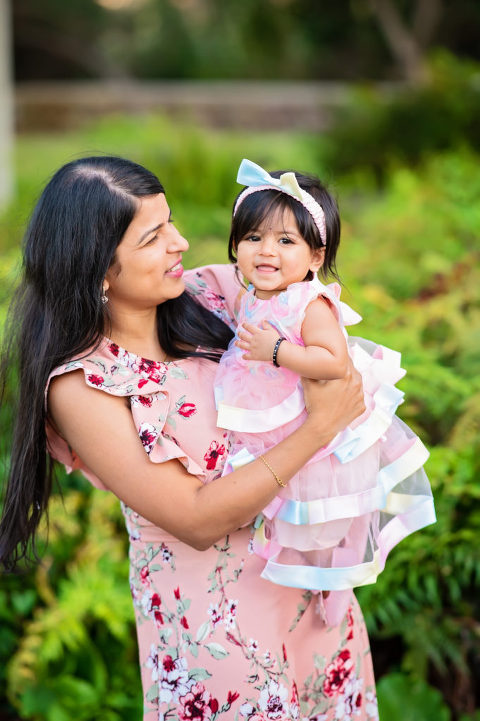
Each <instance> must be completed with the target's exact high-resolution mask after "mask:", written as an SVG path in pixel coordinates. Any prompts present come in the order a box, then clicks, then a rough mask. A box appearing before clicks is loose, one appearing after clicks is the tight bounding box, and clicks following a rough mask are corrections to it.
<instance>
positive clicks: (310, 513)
mask: <svg viewBox="0 0 480 721" xmlns="http://www.w3.org/2000/svg"><path fill="white" fill-rule="evenodd" d="M428 456H429V452H428V450H427V449H426V448H425V446H424V445H423V443H422V441H421V440H420V438H415V439H414V441H413V443H412V445H411V446H410V448H409V449H408V450H407V451H406V452H405V453H404V454H403V455H402V456H400V458H397V459H396V460H395V461H393V462H392V463H390V464H389V465H388V466H385V467H384V468H382V469H381V470H380V471H379V473H378V474H377V483H376V485H375V486H373V487H372V488H369V489H368V490H366V491H361V492H360V493H352V494H349V495H345V496H333V497H329V498H319V499H316V500H314V501H294V500H288V499H285V500H283V503H282V505H281V507H280V508H279V510H278V511H277V513H276V514H275V515H276V518H278V519H280V520H282V521H285V522H286V523H291V524H292V525H295V526H305V525H314V524H316V523H325V522H326V521H333V520H338V519H341V518H356V517H358V516H362V515H364V514H366V513H370V512H372V511H374V510H377V509H382V510H385V512H386V513H391V514H393V513H398V512H399V511H394V510H393V508H394V507H396V508H398V509H401V508H402V509H403V505H402V503H401V502H400V500H399V498H403V497H404V496H405V494H395V496H398V498H395V499H393V498H392V495H393V494H392V493H391V491H392V489H393V488H395V486H397V485H398V484H399V483H400V482H401V481H403V480H404V479H405V478H408V477H409V476H411V475H413V473H415V471H417V470H418V469H419V468H421V467H422V466H423V465H424V463H425V462H426V461H427V459H428ZM269 510H270V509H269ZM265 515H267V514H265ZM268 517H270V513H269V514H268Z"/></svg>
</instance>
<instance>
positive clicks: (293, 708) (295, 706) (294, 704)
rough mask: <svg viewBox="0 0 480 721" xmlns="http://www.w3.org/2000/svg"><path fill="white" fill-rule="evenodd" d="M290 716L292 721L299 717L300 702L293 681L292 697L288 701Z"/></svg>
mask: <svg viewBox="0 0 480 721" xmlns="http://www.w3.org/2000/svg"><path fill="white" fill-rule="evenodd" d="M285 660H286V659H285ZM290 716H291V718H292V719H295V721H296V719H298V717H299V716H300V702H299V700H298V689H297V684H296V683H295V681H294V682H293V686H292V697H291V699H290Z"/></svg>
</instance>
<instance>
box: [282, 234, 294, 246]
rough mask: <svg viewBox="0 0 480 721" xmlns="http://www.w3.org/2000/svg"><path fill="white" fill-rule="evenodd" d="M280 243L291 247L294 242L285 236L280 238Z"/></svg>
mask: <svg viewBox="0 0 480 721" xmlns="http://www.w3.org/2000/svg"><path fill="white" fill-rule="evenodd" d="M278 242H279V243H280V245H291V244H292V243H293V240H291V238H287V237H286V236H285V237H283V238H280V240H279V241H278Z"/></svg>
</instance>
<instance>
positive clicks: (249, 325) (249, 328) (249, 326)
mask: <svg viewBox="0 0 480 721" xmlns="http://www.w3.org/2000/svg"><path fill="white" fill-rule="evenodd" d="M242 328H244V329H245V330H246V331H247V332H248V333H258V331H259V330H260V328H258V327H257V326H256V325H252V323H247V322H245V323H242ZM239 335H240V334H239Z"/></svg>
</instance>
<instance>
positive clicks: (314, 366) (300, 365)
mask: <svg viewBox="0 0 480 721" xmlns="http://www.w3.org/2000/svg"><path fill="white" fill-rule="evenodd" d="M243 328H244V330H242V331H240V332H239V334H238V337H239V340H238V341H237V345H238V346H239V348H242V349H243V350H245V351H246V352H245V353H244V355H243V358H245V360H261V361H271V360H272V354H273V349H274V347H275V343H276V341H277V340H278V338H279V333H278V331H276V330H275V329H274V328H272V326H271V325H270V324H269V323H267V322H264V323H263V327H262V328H257V327H256V326H254V325H251V324H250V323H244V324H243ZM302 339H303V342H304V344H305V345H304V346H301V345H297V344H296V343H290V342H289V341H287V340H284V341H282V342H281V344H280V346H279V349H278V352H277V363H278V365H280V366H282V367H283V368H288V369H289V370H292V371H294V372H295V373H298V374H299V375H301V376H302V377H304V378H311V379H313V380H333V379H335V378H343V376H344V375H345V373H346V370H347V367H348V351H347V344H346V343H345V338H344V337H343V334H342V332H341V330H340V326H339V324H338V321H337V319H336V318H335V315H334V313H333V311H332V309H331V308H330V306H329V305H328V303H327V302H326V301H325V300H324V299H322V298H318V299H317V300H314V301H312V302H311V303H310V304H309V305H308V307H307V309H306V312H305V318H304V321H303V324H302Z"/></svg>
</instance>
